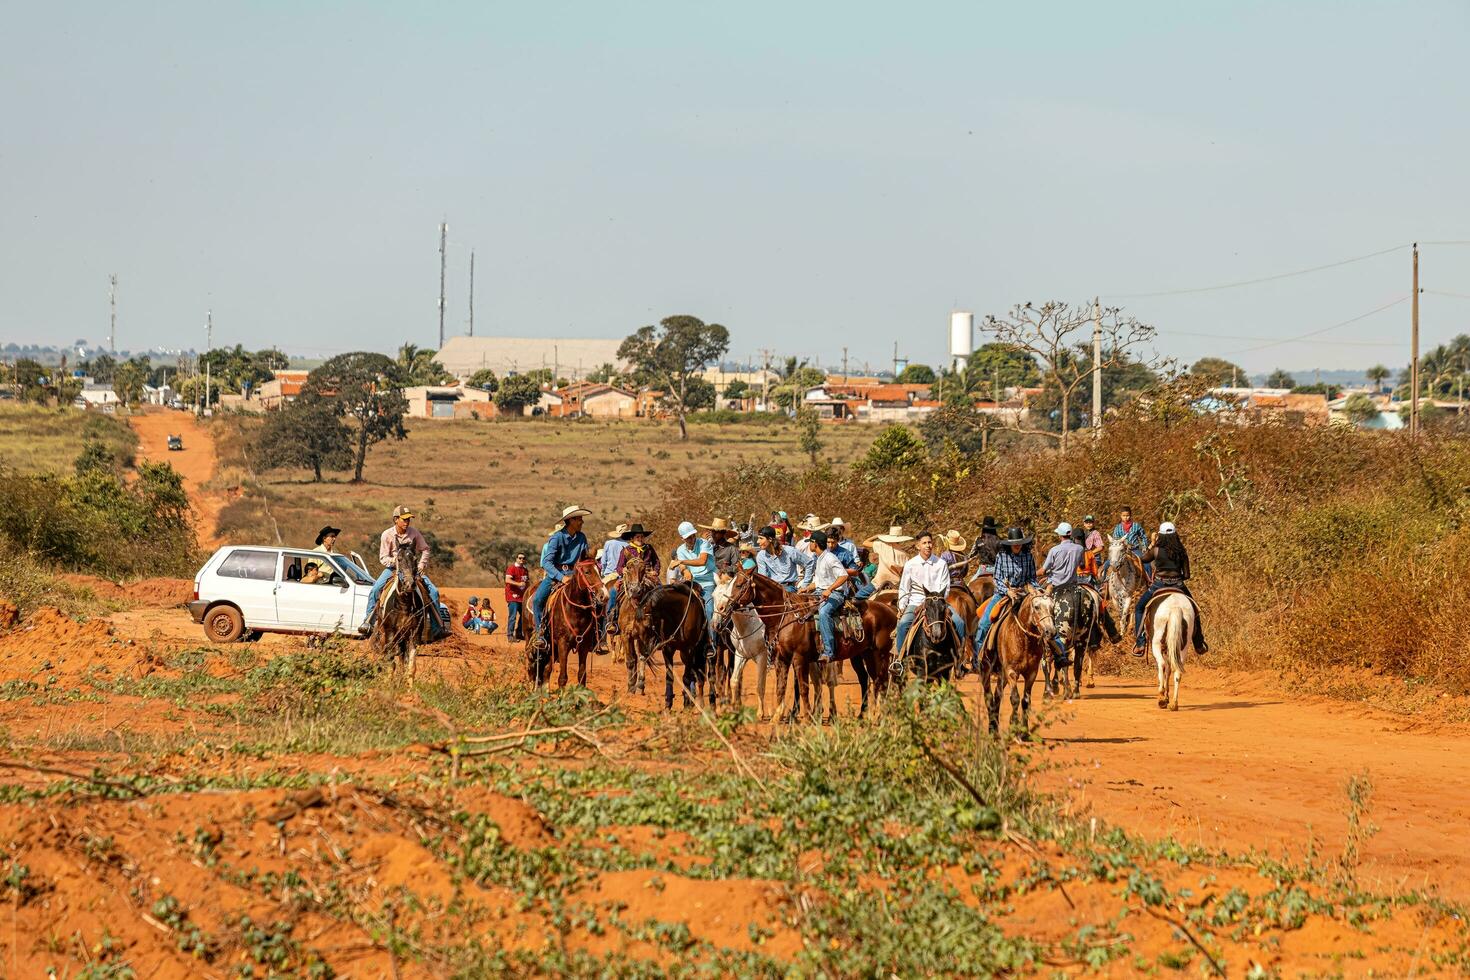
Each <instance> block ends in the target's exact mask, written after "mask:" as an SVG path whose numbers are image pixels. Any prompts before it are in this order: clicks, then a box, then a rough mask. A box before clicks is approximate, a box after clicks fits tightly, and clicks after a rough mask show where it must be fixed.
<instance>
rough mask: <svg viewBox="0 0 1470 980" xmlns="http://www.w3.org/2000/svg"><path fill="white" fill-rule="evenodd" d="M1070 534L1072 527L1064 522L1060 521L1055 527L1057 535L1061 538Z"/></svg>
mask: <svg viewBox="0 0 1470 980" xmlns="http://www.w3.org/2000/svg"><path fill="white" fill-rule="evenodd" d="M1071 533H1072V525H1070V524H1068V523H1067V522H1066V521H1062V523H1060V524H1058V525H1057V534H1059V535H1061V536H1062V537H1066V536H1067V535H1069V534H1071Z"/></svg>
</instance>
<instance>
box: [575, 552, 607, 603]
mask: <svg viewBox="0 0 1470 980" xmlns="http://www.w3.org/2000/svg"><path fill="white" fill-rule="evenodd" d="M569 579H570V581H569V583H568V584H570V585H574V586H575V587H577V588H579V589H580V590H581V591H583V592H585V593H586V594H587V598H588V599H589V600H590V601H594V602H599V603H601V604H603V605H607V587H606V586H604V585H603V584H602V576H601V575H600V574H599V573H598V568H597V562H596V561H594V560H592V559H591V558H583V559H582V560H581V561H579V562H577V564H576V567H575V568H573V569H572V574H571V575H570V576H569Z"/></svg>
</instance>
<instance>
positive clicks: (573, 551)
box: [541, 528, 587, 582]
mask: <svg viewBox="0 0 1470 980" xmlns="http://www.w3.org/2000/svg"><path fill="white" fill-rule="evenodd" d="M586 557H587V535H585V534H583V533H582V532H581V531H578V532H577V533H576V534H568V533H567V530H566V528H562V529H561V530H559V531H553V532H552V534H551V537H549V538H547V539H546V544H545V545H544V546H543V547H542V549H541V567H542V569H543V570H545V572H546V576H547V578H549V579H551V580H552V581H553V582H560V581H561V580H562V579H564V578H566V577H567V573H566V572H564V571H562V568H563V567H567V568H570V567H571V566H573V565H575V564H576V563H577V562H579V561H581V560H582V559H583V558H586Z"/></svg>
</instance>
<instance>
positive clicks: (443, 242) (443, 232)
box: [439, 221, 449, 350]
mask: <svg viewBox="0 0 1470 980" xmlns="http://www.w3.org/2000/svg"><path fill="white" fill-rule="evenodd" d="M448 243H449V224H448V223H447V222H444V221H441V222H439V349H440V350H443V349H444V258H445V255H446V252H445V248H446V246H447V245H448Z"/></svg>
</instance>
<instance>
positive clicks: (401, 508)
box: [393, 504, 413, 521]
mask: <svg viewBox="0 0 1470 980" xmlns="http://www.w3.org/2000/svg"><path fill="white" fill-rule="evenodd" d="M400 517H413V508H412V507H410V506H408V504H399V505H398V506H397V507H394V508H393V519H394V520H395V521H396V520H398V518H400Z"/></svg>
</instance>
